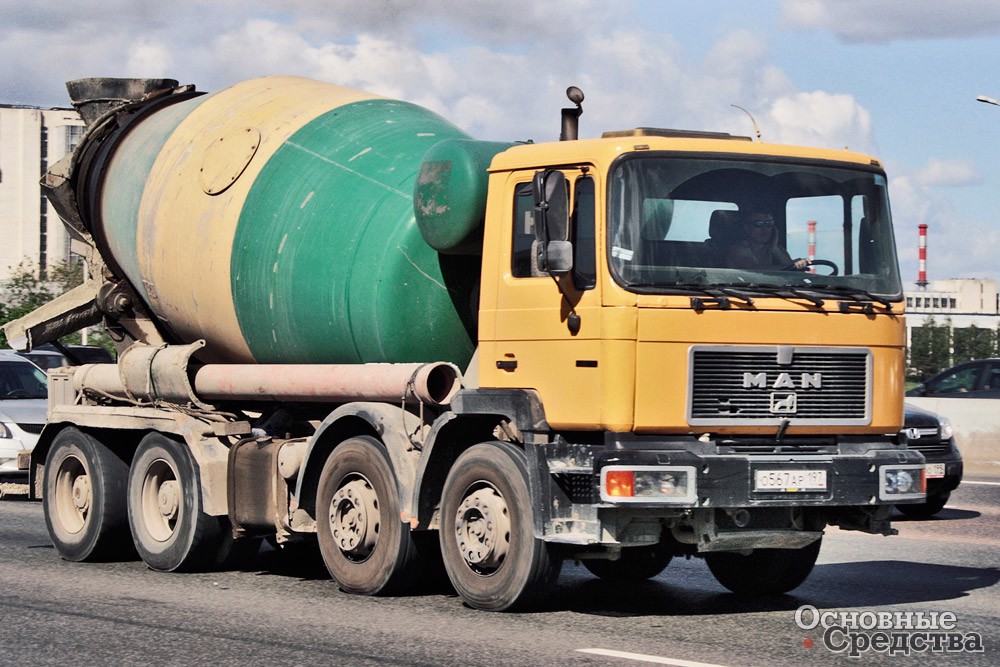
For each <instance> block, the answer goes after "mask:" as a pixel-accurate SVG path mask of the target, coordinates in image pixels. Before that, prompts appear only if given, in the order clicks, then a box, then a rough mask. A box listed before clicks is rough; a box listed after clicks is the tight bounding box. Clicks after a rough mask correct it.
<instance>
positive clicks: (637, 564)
mask: <svg viewBox="0 0 1000 667" xmlns="http://www.w3.org/2000/svg"><path fill="white" fill-rule="evenodd" d="M671 560H673V554H671V553H670V552H669V551H667V549H666V548H665V547H664V545H663V544H662V543H660V544H653V545H650V546H646V547H629V548H627V549H622V553H621V556H620V557H619V558H618V560H598V559H590V558H588V559H585V560H581V561H580V562H582V563H583V566H584V567H585V568H587V569H588V570H589V571H590V573H591V574H593V575H595V576H597V577H600V578H601V579H604V580H606V581H615V582H618V583H628V582H633V583H634V582H639V581H645V580H646V579H652V578H653V577H655V576H656V575H658V574H659V573H661V572H663V571H664V570H665V569H667V566H668V565H670V561H671Z"/></svg>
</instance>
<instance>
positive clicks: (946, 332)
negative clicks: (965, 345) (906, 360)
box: [907, 317, 951, 381]
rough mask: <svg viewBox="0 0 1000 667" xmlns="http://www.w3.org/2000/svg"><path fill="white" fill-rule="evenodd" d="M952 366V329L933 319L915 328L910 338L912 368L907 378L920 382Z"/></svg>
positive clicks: (946, 324)
mask: <svg viewBox="0 0 1000 667" xmlns="http://www.w3.org/2000/svg"><path fill="white" fill-rule="evenodd" d="M950 365H951V327H950V326H948V323H945V324H943V325H939V324H937V323H936V322H935V321H934V318H933V317H929V318H927V321H926V322H925V323H924V325H923V326H919V327H914V328H913V331H912V332H911V336H910V367H909V369H908V370H907V377H908V378H909V379H911V380H916V381H920V380H923V379H924V378H926V377H929V376H931V375H933V374H934V373H937V372H938V371H940V370H943V369H945V368H948V367H949V366H950Z"/></svg>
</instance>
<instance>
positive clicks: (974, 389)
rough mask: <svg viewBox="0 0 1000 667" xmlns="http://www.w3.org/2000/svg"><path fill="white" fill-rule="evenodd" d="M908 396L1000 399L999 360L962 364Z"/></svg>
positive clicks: (919, 385) (946, 371)
mask: <svg viewBox="0 0 1000 667" xmlns="http://www.w3.org/2000/svg"><path fill="white" fill-rule="evenodd" d="M906 395H907V396H937V397H941V398H1000V359H976V360H975V361H965V362H962V363H960V364H958V365H956V366H952V367H951V368H947V369H945V370H943V371H941V372H940V373H938V374H936V375H932V376H931V377H929V378H928V379H926V380H924V381H923V382H922V383H921V384H918V385H917V386H916V387H914V388H913V389H911V390H910V391H908V392H906Z"/></svg>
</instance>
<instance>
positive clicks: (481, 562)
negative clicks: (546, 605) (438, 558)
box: [440, 442, 562, 611]
mask: <svg viewBox="0 0 1000 667" xmlns="http://www.w3.org/2000/svg"><path fill="white" fill-rule="evenodd" d="M440 539H441V555H442V557H443V559H444V565H445V569H446V570H447V572H448V578H449V579H450V580H451V583H452V586H454V587H455V590H456V592H457V593H458V594H459V596H461V598H462V600H464V601H465V603H466V604H468V605H469V606H470V607H474V608H476V609H483V610H487V611H508V610H514V609H519V608H525V607H529V606H531V605H533V604H535V603H536V602H538V601H539V600H540V599H541V598H542V597H544V596H545V594H546V593H548V590H549V588H550V587H551V585H552V584H553V583H554V582H555V580H556V578H557V577H558V575H559V569H560V566H561V565H562V562H561V561H560V560H558V559H556V558H554V557H553V556H552V555H551V554H550V553H549V550H548V548H547V545H546V544H545V542H543V541H542V540H540V539H537V538H536V537H535V527H534V522H533V519H532V509H531V495H530V494H529V492H528V469H527V462H526V459H525V455H524V452H522V451H521V450H520V449H517V448H516V447H513V446H512V445H510V444H507V443H504V442H492V443H486V444H480V445H475V446H473V447H471V448H469V449H468V450H466V451H465V452H464V453H463V454H462V455H461V456H459V457H458V460H457V461H456V462H455V464H454V466H452V469H451V471H450V472H449V473H448V478H447V479H446V480H445V484H444V490H443V492H442V499H441V529H440Z"/></svg>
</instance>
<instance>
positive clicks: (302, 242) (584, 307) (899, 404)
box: [5, 77, 924, 610]
mask: <svg viewBox="0 0 1000 667" xmlns="http://www.w3.org/2000/svg"><path fill="white" fill-rule="evenodd" d="M69 89H70V94H71V97H72V99H73V104H74V106H75V107H76V108H77V109H78V110H79V111H80V113H81V114H82V116H83V118H84V120H85V122H86V124H87V130H86V134H85V137H84V139H83V140H82V142H81V143H80V145H79V146H78V147H77V148H76V150H75V152H74V153H73V154H72V155H71V156H70V157H68V158H67V159H65V160H64V161H62V162H60V163H58V164H56V165H54V166H53V167H52V168H51V169H50V170H49V172H48V173H47V174H46V176H45V177H44V179H43V185H44V188H45V191H46V194H47V196H48V197H49V199H50V201H51V202H52V205H53V206H54V207H55V208H56V210H57V211H58V213H59V215H60V217H61V218H62V220H63V221H64V223H65V225H66V226H67V229H68V230H69V232H70V234H71V236H72V238H73V247H74V250H75V251H76V252H77V253H78V254H79V255H81V256H83V257H84V259H85V261H86V262H87V263H88V265H89V267H90V276H91V277H92V278H91V279H90V280H89V281H88V282H86V283H85V284H84V285H82V286H80V287H78V288H76V289H74V290H72V291H71V292H68V293H67V294H65V295H63V296H61V297H59V298H57V299H56V300H54V301H53V302H51V303H49V304H47V305H46V306H43V307H42V308H40V309H38V310H37V311H35V312H33V313H31V314H29V315H28V316H26V317H24V318H22V319H21V320H18V321H16V322H13V323H11V324H9V325H7V326H6V328H5V331H6V334H7V337H8V339H9V340H10V341H11V342H12V345H13V346H15V347H17V348H19V349H22V350H23V349H30V348H32V347H34V346H37V345H41V344H44V343H45V342H47V341H50V340H55V339H57V338H58V337H59V336H62V335H65V334H66V333H68V332H71V331H74V330H77V329H79V328H81V327H83V326H88V325H93V324H96V323H103V324H104V326H105V327H106V328H107V330H108V332H109V333H110V334H111V335H112V336H113V337H114V339H115V340H116V342H117V345H118V348H119V358H118V363H117V365H108V364H104V365H85V366H81V367H77V368H67V369H56V370H53V371H52V372H51V375H50V394H49V402H50V409H49V417H48V423H47V426H46V427H45V429H44V431H43V433H42V434H41V438H40V440H39V442H38V444H37V446H36V447H35V449H34V451H33V453H32V455H31V460H30V468H29V473H30V480H31V489H32V490H31V493H32V494H33V496H34V497H36V498H37V497H40V498H41V499H42V500H43V501H44V515H45V520H46V523H47V526H48V530H49V534H50V535H51V538H52V542H53V543H54V545H55V548H56V550H57V551H58V553H59V554H60V555H61V556H62V558H64V559H67V560H70V561H89V560H99V559H109V558H110V559H114V558H126V557H129V555H130V554H134V553H135V552H138V556H139V557H141V558H142V560H143V561H145V562H146V563H147V564H148V565H149V567H150V568H152V569H154V570H161V571H179V570H198V569H205V568H213V567H219V566H220V565H223V564H225V563H226V562H230V560H231V559H232V558H234V557H236V556H237V555H239V554H240V553H241V552H243V551H246V550H251V551H252V550H254V549H256V548H257V546H258V545H259V543H260V540H262V539H268V540H270V541H271V542H272V543H273V544H274V545H277V546H279V547H282V548H284V547H294V546H295V544H296V543H309V542H314V543H316V544H318V549H319V551H320V553H321V554H322V558H323V561H324V562H325V564H326V566H327V568H328V570H329V572H330V575H331V576H332V578H333V580H335V582H336V584H337V585H338V586H339V587H340V588H341V589H342V590H344V591H347V592H350V593H357V594H367V595H375V594H390V593H394V592H398V591H401V590H404V589H406V588H407V587H408V586H411V585H413V584H414V583H415V582H416V581H419V580H420V578H421V577H422V576H424V575H423V574H421V573H422V572H425V571H426V570H423V569H421V568H423V567H425V566H426V565H427V564H428V563H433V562H435V560H437V561H438V562H439V563H440V562H443V566H444V570H445V571H446V572H447V576H448V579H449V580H450V582H451V584H452V585H453V586H454V588H455V590H456V591H457V592H458V594H459V596H460V597H461V599H462V600H463V601H465V602H466V603H467V604H469V605H470V606H472V607H475V608H478V609H484V610H508V609H514V608H519V607H524V606H527V605H530V604H531V603H532V602H534V601H536V600H537V599H538V598H539V597H540V596H542V595H544V594H545V592H546V591H547V589H548V587H549V585H550V584H551V583H552V582H553V581H554V580H555V578H556V577H557V575H558V572H559V568H560V565H561V564H562V563H563V562H564V561H566V560H575V561H579V562H580V563H582V564H583V565H584V566H585V567H586V568H587V569H588V570H589V571H590V572H592V573H593V574H594V575H596V576H598V577H602V578H606V579H610V580H616V581H626V580H633V581H636V580H643V579H646V578H649V577H653V576H656V575H658V574H659V573H660V572H661V571H663V570H664V568H666V567H667V566H668V563H669V562H670V561H671V559H672V558H675V557H681V556H683V557H699V558H704V560H705V561H706V563H707V565H708V567H709V568H710V570H711V572H712V573H713V574H714V576H715V577H716V578H717V580H718V581H719V582H720V583H721V584H722V585H723V586H725V587H726V588H728V589H730V590H732V591H735V592H737V593H740V594H750V595H752V594H768V593H776V592H784V591H788V590H791V589H793V588H795V587H796V586H798V585H799V584H800V583H802V582H803V581H804V580H805V579H806V577H807V576H808V574H809V572H810V570H811V569H812V567H813V564H814V563H815V561H816V559H817V556H818V554H819V550H820V544H821V542H822V536H823V533H824V530H826V529H828V528H829V527H834V526H835V527H839V528H841V529H844V530H857V531H863V532H867V533H875V534H883V535H888V534H892V533H893V532H894V531H893V529H892V527H891V525H890V521H889V513H890V509H891V507H892V506H893V505H895V504H901V503H902V504H905V503H908V502H913V503H918V502H921V501H923V500H924V461H923V458H922V457H921V455H920V454H919V453H917V452H915V451H913V450H910V449H908V448H907V445H906V442H905V440H903V439H902V436H900V435H898V431H899V430H900V425H901V423H902V419H903V401H902V395H903V384H902V378H903V364H904V351H903V348H904V324H903V317H902V312H903V309H902V306H903V304H902V290H901V282H900V278H899V271H898V263H897V259H896V254H895V245H894V238H893V232H892V225H891V218H890V211H889V200H888V196H887V189H886V176H885V173H884V171H883V167H882V165H881V163H880V162H879V161H878V160H876V159H874V158H872V157H869V156H866V155H861V154H857V153H853V152H849V151H846V150H821V149H815V148H804V147H792V146H784V145H776V144H768V143H762V142H760V141H752V140H750V139H748V138H743V137H737V136H731V135H729V134H724V133H714V132H702V131H680V130H669V129H658V128H638V129H630V130H612V131H609V132H606V133H604V134H603V136H602V137H601V138H599V139H580V138H579V137H578V125H579V120H578V119H579V116H580V114H581V113H582V101H583V94H582V92H580V91H579V90H578V89H576V88H570V89H569V91H568V95H569V97H570V100H571V105H570V106H569V107H567V108H566V109H563V111H562V129H563V132H562V137H561V139H562V140H560V141H558V142H548V143H533V142H532V141H517V142H510V143H497V142H484V141H477V140H474V139H473V138H471V137H470V136H468V135H467V134H465V133H464V132H462V131H461V130H459V129H458V128H457V127H455V126H453V125H452V124H450V123H449V122H447V121H446V120H444V119H443V118H441V117H439V116H438V115H436V114H434V113H432V112H430V111H428V110H426V109H423V108H421V107H418V106H416V105H413V104H409V103H406V102H402V101H397V100H391V99H385V98H381V97H378V96H375V95H371V94H367V93H364V92H360V91H356V90H351V89H348V88H343V87H339V86H335V85H331V84H327V83H320V82H316V81H310V80H306V79H301V78H295V77H268V78H261V79H256V80H251V81H247V82H244V83H240V84H237V85H234V86H232V87H230V88H227V89H225V90H222V91H220V92H217V93H214V94H204V93H201V92H199V91H197V90H195V89H194V87H192V86H181V85H178V83H177V82H176V81H173V80H148V79H130V80H121V79H86V80H80V81H74V82H70V84H69ZM761 212H764V214H763V215H762V214H761ZM751 260H752V261H751Z"/></svg>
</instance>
